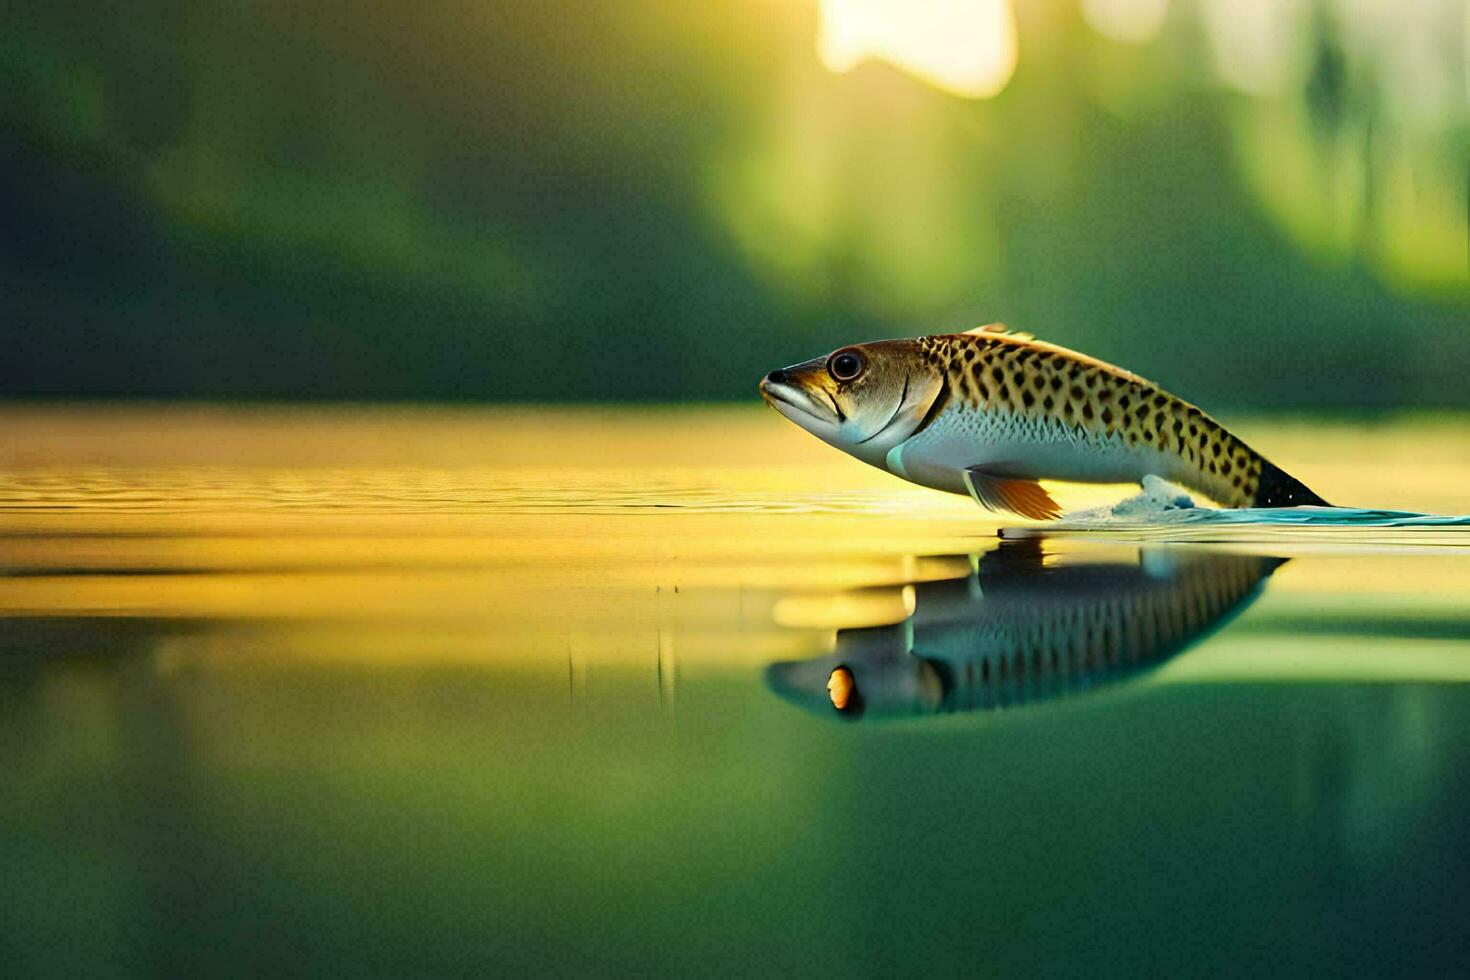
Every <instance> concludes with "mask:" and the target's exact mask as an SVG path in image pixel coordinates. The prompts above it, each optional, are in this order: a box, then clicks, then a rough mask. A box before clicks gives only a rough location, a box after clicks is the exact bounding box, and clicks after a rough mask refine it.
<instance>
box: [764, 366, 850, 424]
mask: <svg viewBox="0 0 1470 980" xmlns="http://www.w3.org/2000/svg"><path fill="white" fill-rule="evenodd" d="M761 397H762V398H764V399H765V400H766V404H767V405H770V406H771V407H772V408H774V409H775V410H776V411H778V412H780V413H781V414H782V415H785V416H786V417H787V418H790V419H791V420H792V421H793V422H798V423H799V421H800V420H799V419H797V418H794V417H792V413H795V414H796V415H804V416H806V417H807V418H808V419H811V420H812V421H813V422H819V423H821V424H823V425H835V424H836V423H837V416H836V414H835V413H832V412H829V411H828V410H827V406H826V405H823V404H821V403H820V402H818V401H816V400H815V399H814V398H812V397H811V396H810V395H808V394H807V393H806V391H805V390H804V389H802V388H798V387H796V386H795V385H790V384H782V383H780V382H777V381H771V380H770V379H769V378H766V379H762V381H761Z"/></svg>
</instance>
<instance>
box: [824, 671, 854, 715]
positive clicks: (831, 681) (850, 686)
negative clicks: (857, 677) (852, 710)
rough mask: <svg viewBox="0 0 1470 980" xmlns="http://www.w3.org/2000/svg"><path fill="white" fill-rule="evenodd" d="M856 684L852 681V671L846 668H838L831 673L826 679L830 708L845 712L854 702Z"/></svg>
mask: <svg viewBox="0 0 1470 980" xmlns="http://www.w3.org/2000/svg"><path fill="white" fill-rule="evenodd" d="M856 695H857V682H856V681H854V680H853V676H852V671H850V670H848V669H847V668H846V667H838V668H837V669H836V670H834V671H832V673H831V675H830V676H829V677H828V678H827V697H828V698H830V699H831V701H832V707H834V708H836V709H837V710H838V711H846V710H847V709H848V708H849V707H850V706H852V704H853V702H854V701H855V700H856Z"/></svg>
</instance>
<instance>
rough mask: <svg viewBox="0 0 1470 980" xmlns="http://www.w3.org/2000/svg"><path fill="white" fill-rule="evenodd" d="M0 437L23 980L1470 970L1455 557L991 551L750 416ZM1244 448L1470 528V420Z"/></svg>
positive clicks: (3, 687)
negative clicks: (71, 978)
mask: <svg viewBox="0 0 1470 980" xmlns="http://www.w3.org/2000/svg"><path fill="white" fill-rule="evenodd" d="M0 415H3V418H0V569H3V573H4V574H3V577H0V766H3V770H0V771H3V773H4V779H3V781H0V867H3V868H4V869H5V870H4V880H5V885H6V887H5V888H4V889H0V915H3V919H0V921H3V923H4V925H5V928H3V929H0V955H3V961H4V962H5V963H6V965H7V972H15V973H17V974H34V973H63V972H75V971H79V970H85V971H87V972H107V973H114V972H116V973H136V972H146V971H160V970H167V971H170V972H185V971H194V970H210V971H215V972H225V973H247V972H262V971H266V970H272V969H276V968H281V967H283V966H286V965H296V966H303V967H305V968H307V969H309V970H312V971H315V972H332V973H343V974H357V973H376V974H399V973H403V972H405V971H423V970H475V971H477V972H486V971H491V970H494V971H498V972H502V973H504V972H512V971H516V972H520V971H525V972H531V973H566V972H569V971H583V972H586V971H597V972H607V971H619V972H644V971H649V970H657V971H679V972H687V973H700V974H705V973H756V972H759V973H764V974H770V973H773V972H774V973H780V974H787V973H793V972H797V971H815V972H819V973H856V974H892V973H933V972H934V971H944V972H956V971H960V970H964V971H967V972H975V973H981V974H1014V973H1028V974H1030V973H1063V972H1070V973H1074V974H1075V973H1077V972H1087V973H1133V972H1137V971H1141V970H1149V971H1155V972H1160V971H1169V972H1175V971H1180V972H1185V973H1190V974H1198V973H1230V974H1243V973H1248V972H1257V971H1269V972H1272V973H1281V972H1291V973H1307V972H1312V973H1320V972H1330V973H1353V974H1382V973H1384V972H1387V971H1395V972H1398V971H1406V970H1424V969H1448V968H1450V967H1451V966H1454V965H1458V964H1461V963H1463V962H1464V958H1465V956H1466V955H1467V954H1470V939H1467V936H1466V933H1465V930H1464V910H1465V908H1466V905H1467V902H1470V820H1467V818H1466V814H1467V812H1470V686H1467V684H1466V682H1467V681H1470V530H1467V529H1465V528H1456V527H1437V528H1422V527H1410V528H1402V527H1401V528H1394V527H1381V526H1380V527H1373V528H1345V527H1330V528H1318V527H1310V526H1304V527H1287V526H1273V527H1270V528H1260V527H1250V526H1239V525H1228V526H1226V525H1218V524H1214V523H1211V524H1209V526H1208V527H1206V528H1204V529H1203V530H1201V529H1200V528H1193V529H1191V528H1189V527H1185V526H1171V527H1170V528H1168V529H1167V533H1165V532H1163V531H1160V529H1158V528H1150V527H1141V526H1132V525H1127V524H1123V525H1120V526H1117V527H1113V528H1109V529H1108V530H1107V531H1106V532H1105V533H1100V532H1098V531H1097V530H1089V531H1085V532H1077V531H1051V532H1047V531H1045V530H1043V531H1041V532H1037V531H1031V532H1023V533H1021V534H1019V535H1015V536H1010V537H1007V538H1005V539H1001V538H1000V537H998V535H997V529H998V528H997V525H996V523H995V522H994V520H993V519H992V518H991V517H990V515H987V514H984V513H982V512H980V511H978V509H977V508H975V507H974V506H973V505H972V504H970V503H969V502H968V501H965V500H961V499H958V498H949V497H944V496H941V495H936V494H930V493H928V492H926V491H922V490H918V489H914V488H909V487H907V486H905V485H903V484H900V483H898V482H896V481H894V480H893V479H892V478H889V477H886V476H884V475H883V474H881V473H877V472H876V471H871V470H867V469H865V468H863V467H862V466H861V465H860V464H858V463H855V462H852V461H850V460H848V459H846V458H844V457H841V456H839V455H838V454H836V453H835V452H833V451H830V450H827V449H826V448H824V447H822V446H821V445H820V444H817V443H816V442H815V441H814V440H811V439H809V438H808V437H806V436H804V435H803V434H801V433H799V432H797V431H796V430H795V429H794V428H792V427H790V426H789V425H786V424H785V423H783V422H781V421H780V420H779V419H777V418H776V417H775V416H774V415H772V414H771V413H768V412H764V411H763V410H761V411H738V410H713V409H711V410H680V411H672V410H671V411H662V412H660V411H652V410H650V411H645V412H612V411H591V410H589V411H581V412H573V411H565V410H556V411H537V410H516V411H462V412H461V411H423V410H418V411H415V410H386V409H384V410H377V409H356V410H348V409H335V410H330V411H322V410H317V411H312V412H304V411H302V412H291V411H285V410H249V411H246V410H225V409H190V410H177V409H175V410H164V409H128V410H117V409H111V410H100V409H85V408H80V409H51V408H48V409H41V408H37V409H27V408H14V407H13V408H9V409H5V410H4V411H3V412H0ZM1241 428H1242V429H1243V431H1244V434H1245V435H1246V437H1247V438H1248V439H1250V440H1251V441H1252V442H1254V443H1256V444H1258V445H1259V447H1260V448H1261V449H1263V450H1264V451H1266V452H1268V454H1270V455H1272V456H1273V457H1275V458H1277V459H1278V460H1279V461H1280V462H1282V463H1283V465H1286V466H1287V468H1288V469H1290V470H1292V471H1293V472H1294V473H1295V474H1296V475H1298V476H1300V477H1301V478H1302V479H1303V480H1305V482H1307V483H1308V484H1309V485H1311V486H1313V487H1314V488H1316V489H1318V490H1320V491H1321V492H1322V493H1324V495H1326V496H1327V497H1329V498H1330V499H1334V500H1341V501H1344V502H1349V503H1354V504H1361V505H1362V506H1364V507H1377V508H1388V509H1394V510H1410V511H1422V512H1426V513H1434V514H1464V513H1467V512H1470V422H1466V421H1463V420H1460V421H1457V420H1413V419H1406V420H1400V421H1395V422H1390V423H1382V424H1375V425H1361V424H1359V425H1352V426H1349V425H1327V424H1306V423H1292V424H1270V423H1258V424H1251V423H1250V422H1249V420H1246V421H1245V422H1243V423H1242V424H1241ZM1125 492H1126V491H1125V490H1122V489H1106V488H1101V489H1085V490H1081V491H1078V490H1075V489H1070V488H1068V489H1064V490H1063V491H1061V492H1060V493H1059V494H1058V496H1059V499H1060V500H1061V501H1062V502H1063V504H1064V505H1065V506H1067V507H1068V508H1082V507H1092V506H1098V505H1100V504H1104V503H1106V502H1108V501H1109V500H1113V499H1117V498H1118V497H1121V496H1123V495H1124V493H1125ZM839 703H840V704H841V705H842V708H841V710H839V708H838V707H836V706H835V705H837V704H839Z"/></svg>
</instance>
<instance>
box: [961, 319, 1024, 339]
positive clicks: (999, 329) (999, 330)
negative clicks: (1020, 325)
mask: <svg viewBox="0 0 1470 980" xmlns="http://www.w3.org/2000/svg"><path fill="white" fill-rule="evenodd" d="M965 333H967V334H973V335H974V336H976V337H1015V338H1016V339H1017V340H1035V339H1036V337H1035V335H1033V334H1029V333H1026V332H1025V331H1024V330H1012V329H1011V328H1010V327H1008V326H1006V325H1005V324H1004V323H987V324H986V325H985V326H983V327H976V328H974V329H973V330H966V331H965Z"/></svg>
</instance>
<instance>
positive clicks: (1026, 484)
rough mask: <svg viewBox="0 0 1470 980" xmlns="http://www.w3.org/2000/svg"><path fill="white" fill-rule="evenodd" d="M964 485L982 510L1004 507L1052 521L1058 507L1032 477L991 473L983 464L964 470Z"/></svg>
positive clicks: (1060, 509)
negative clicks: (1025, 477) (1014, 476)
mask: <svg viewBox="0 0 1470 980" xmlns="http://www.w3.org/2000/svg"><path fill="white" fill-rule="evenodd" d="M965 487H966V489H968V490H969V491H970V496H972V497H974V498H975V502H976V503H977V504H979V505H980V506H981V507H984V508H985V509H986V510H1008V511H1010V512H1011V513H1013V514H1020V515H1021V516H1022V517H1029V518H1031V519H1032V520H1033V521H1054V520H1056V519H1057V518H1058V517H1061V516H1062V508H1061V507H1059V506H1058V505H1057V502H1056V501H1055V500H1053V499H1051V494H1049V493H1047V492H1046V491H1045V490H1044V489H1042V486H1041V484H1040V483H1037V482H1036V481H1035V480H1018V479H1015V478H1013V477H1004V476H995V475H994V474H992V473H989V472H987V471H986V469H985V467H983V466H970V467H967V468H966V469H965Z"/></svg>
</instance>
